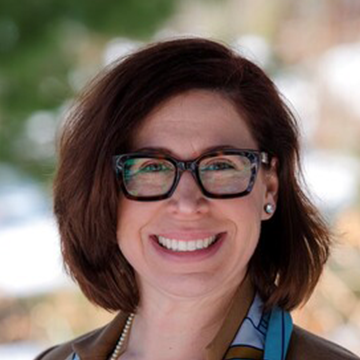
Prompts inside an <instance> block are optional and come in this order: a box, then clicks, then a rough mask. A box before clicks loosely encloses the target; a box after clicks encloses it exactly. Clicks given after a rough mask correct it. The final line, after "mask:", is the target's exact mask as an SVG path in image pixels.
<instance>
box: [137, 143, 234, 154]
mask: <svg viewBox="0 0 360 360" xmlns="http://www.w3.org/2000/svg"><path fill="white" fill-rule="evenodd" d="M225 149H237V147H236V146H234V145H217V146H210V147H207V148H205V149H203V151H202V152H201V154H204V153H207V152H210V151H217V150H225ZM134 152H140V153H141V152H151V153H162V154H164V153H165V154H169V155H172V156H175V153H174V152H173V151H171V150H170V149H167V148H164V147H161V146H148V147H143V148H140V149H136V150H135V151H134Z"/></svg>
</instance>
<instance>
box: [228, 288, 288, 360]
mask: <svg viewBox="0 0 360 360" xmlns="http://www.w3.org/2000/svg"><path fill="white" fill-rule="evenodd" d="M262 305H263V302H262V300H261V298H260V296H259V295H256V296H255V298H254V300H253V302H252V304H251V306H250V309H249V312H248V314H247V316H246V317H245V319H244V321H243V323H242V324H241V326H240V328H239V330H238V332H237V334H236V336H235V338H234V340H233V342H232V343H231V345H230V347H229V349H228V351H227V353H226V355H225V357H224V360H285V358H286V352H287V349H288V346H289V342H290V337H291V332H292V328H293V324H292V319H291V316H290V314H289V313H288V312H286V311H283V310H281V309H280V308H278V307H275V308H274V309H272V310H271V311H270V312H267V313H263V312H262Z"/></svg>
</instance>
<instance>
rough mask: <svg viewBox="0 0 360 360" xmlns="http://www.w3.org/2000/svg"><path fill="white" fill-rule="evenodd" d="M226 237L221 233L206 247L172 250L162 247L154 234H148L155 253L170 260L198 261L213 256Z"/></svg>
mask: <svg viewBox="0 0 360 360" xmlns="http://www.w3.org/2000/svg"><path fill="white" fill-rule="evenodd" d="M225 238H226V233H221V234H220V235H219V238H218V239H217V240H216V241H215V243H213V244H212V245H210V246H209V247H208V248H206V249H199V250H194V251H172V250H169V249H167V248H165V247H162V246H161V245H160V244H159V243H158V240H157V238H156V237H155V236H150V239H151V243H152V244H153V246H154V248H155V250H156V252H157V253H159V254H160V255H161V256H162V257H164V258H167V259H169V260H172V261H178V262H183V261H199V260H204V259H207V258H209V257H211V256H213V255H214V254H215V253H217V252H218V250H219V249H220V247H221V246H222V244H223V243H224V240H225Z"/></svg>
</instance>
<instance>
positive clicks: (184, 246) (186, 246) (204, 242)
mask: <svg viewBox="0 0 360 360" xmlns="http://www.w3.org/2000/svg"><path fill="white" fill-rule="evenodd" d="M157 240H158V242H159V243H160V244H161V245H162V246H164V247H166V248H167V249H169V250H173V251H195V250H200V249H206V248H208V247H209V246H210V245H211V244H213V243H214V242H215V240H216V236H215V235H213V236H210V237H208V238H206V239H198V240H191V241H184V240H175V239H168V238H166V237H164V236H157Z"/></svg>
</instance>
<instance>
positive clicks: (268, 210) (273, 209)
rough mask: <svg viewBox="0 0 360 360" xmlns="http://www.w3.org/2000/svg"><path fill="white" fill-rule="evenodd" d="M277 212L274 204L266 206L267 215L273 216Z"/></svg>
mask: <svg viewBox="0 0 360 360" xmlns="http://www.w3.org/2000/svg"><path fill="white" fill-rule="evenodd" d="M274 211H275V206H274V205H273V204H270V203H269V204H266V205H265V212H266V213H267V214H272V213H273V212H274Z"/></svg>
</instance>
